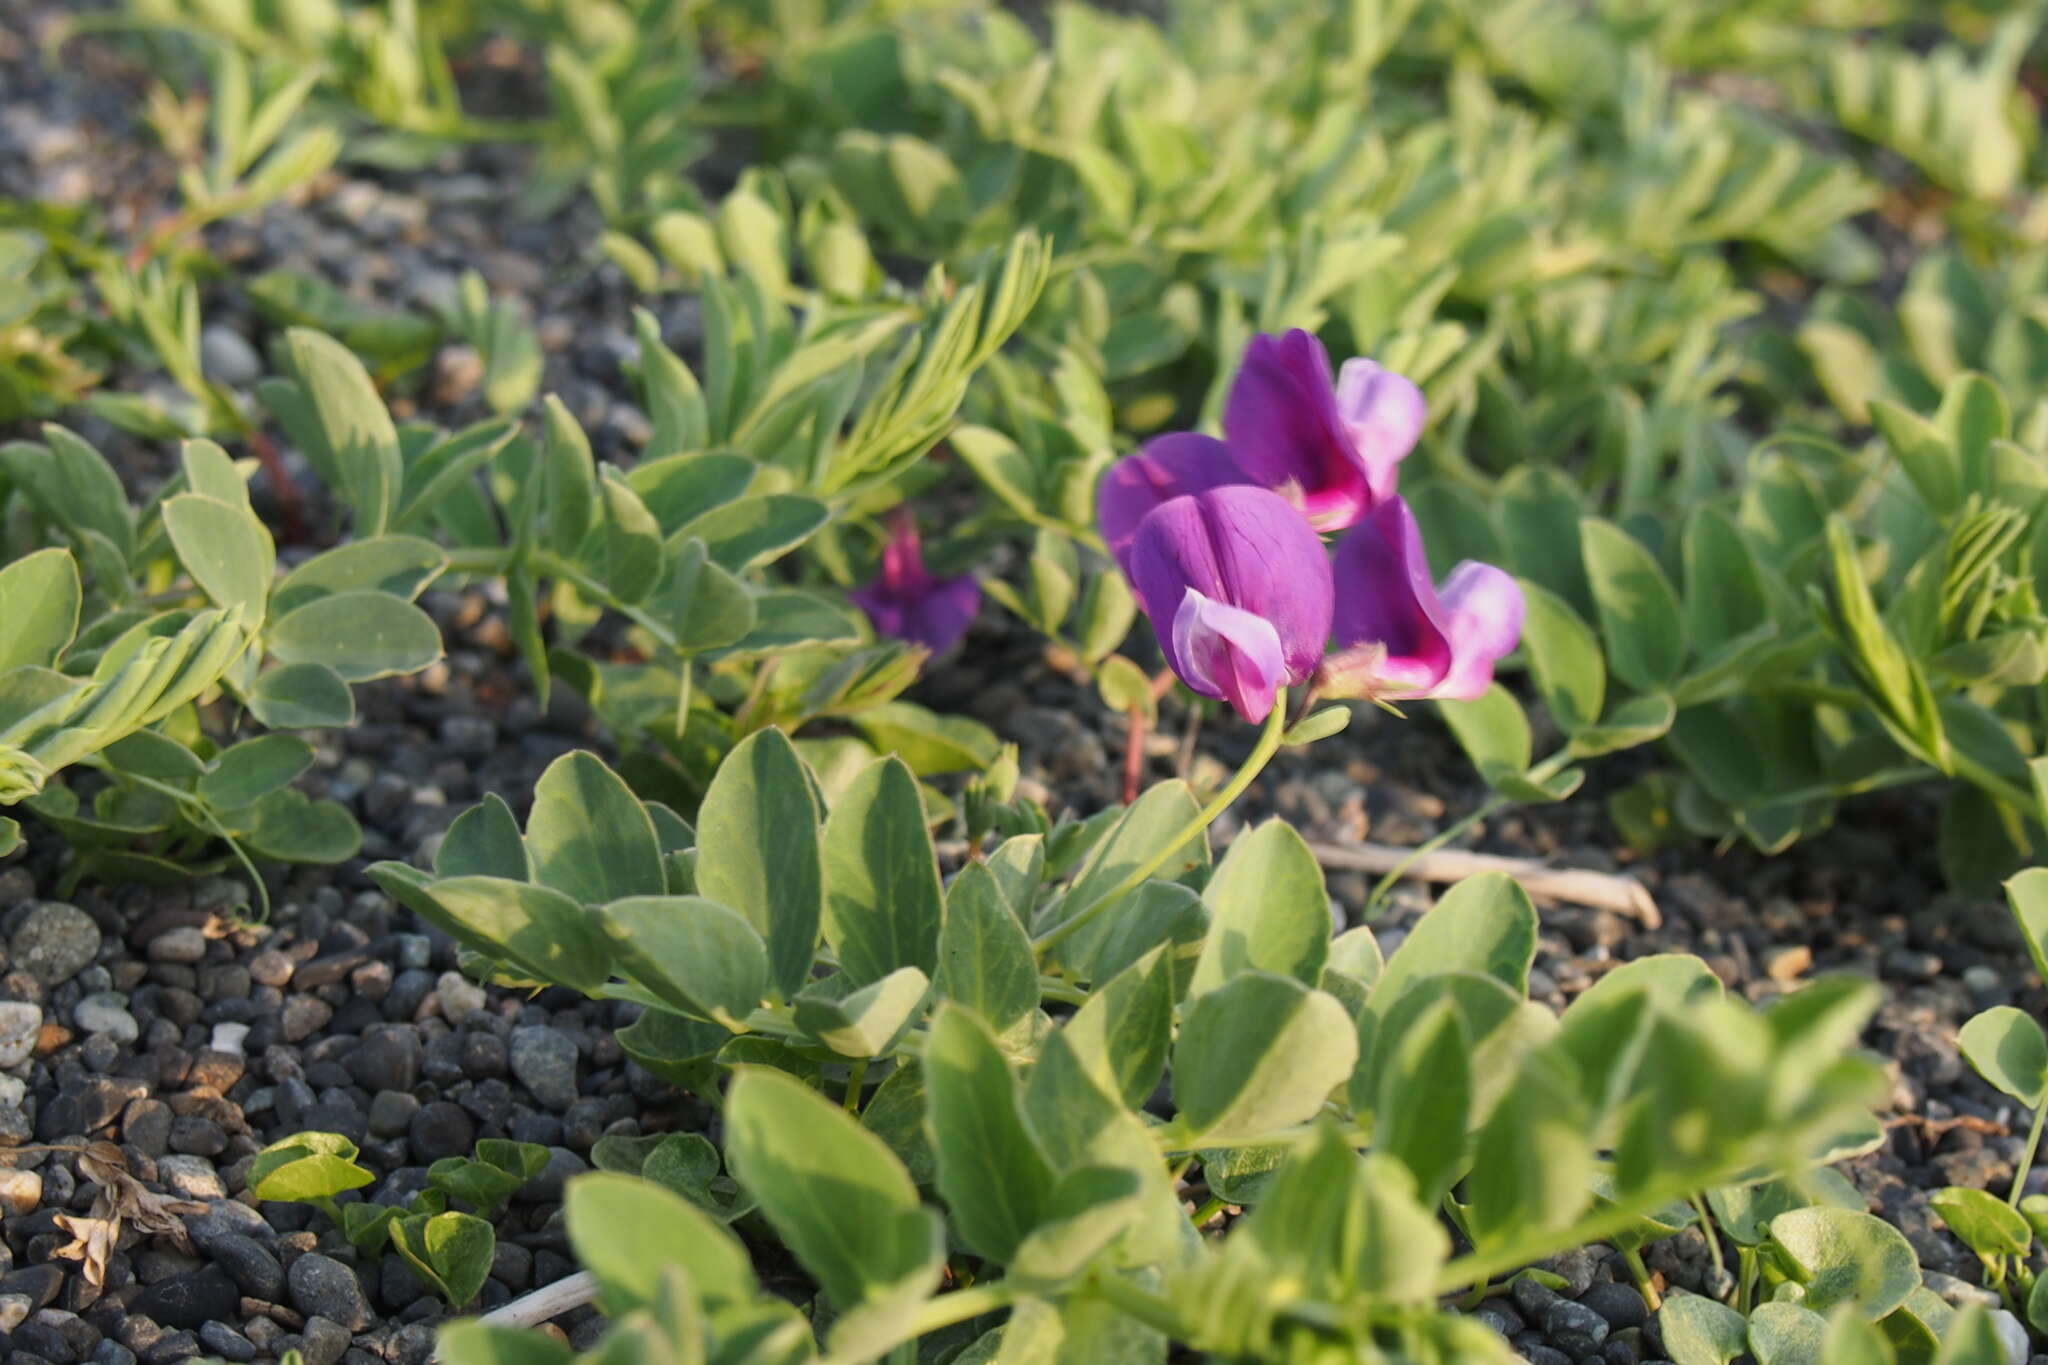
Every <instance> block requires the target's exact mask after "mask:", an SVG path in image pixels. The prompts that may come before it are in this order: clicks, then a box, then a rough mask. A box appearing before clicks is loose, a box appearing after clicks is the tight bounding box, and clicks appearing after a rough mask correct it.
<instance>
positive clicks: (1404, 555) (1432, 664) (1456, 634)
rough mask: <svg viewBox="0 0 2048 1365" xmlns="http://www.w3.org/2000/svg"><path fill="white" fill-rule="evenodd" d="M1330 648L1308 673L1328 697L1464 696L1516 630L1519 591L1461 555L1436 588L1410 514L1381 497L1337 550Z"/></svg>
mask: <svg viewBox="0 0 2048 1365" xmlns="http://www.w3.org/2000/svg"><path fill="white" fill-rule="evenodd" d="M1336 586H1337V605H1336V612H1335V616H1334V623H1335V627H1336V637H1337V646H1338V652H1337V653H1335V654H1333V655H1331V656H1330V658H1329V660H1328V662H1326V663H1325V664H1324V665H1323V670H1322V673H1321V675H1320V676H1319V678H1318V682H1319V684H1320V686H1321V689H1322V691H1323V692H1324V693H1325V694H1327V695H1329V696H1333V697H1379V698H1385V699H1388V700H1401V699H1406V698H1416V697H1438V698H1444V699H1447V700H1455V701H1470V700H1471V699H1472V698H1474V697H1478V696H1481V695H1483V694H1484V693H1485V691H1486V689H1487V686H1488V685H1489V684H1490V683H1491V682H1492V681H1493V665H1494V663H1495V662H1496V661H1497V660H1499V659H1500V658H1501V657H1502V656H1503V655H1505V654H1507V653H1508V652H1509V651H1510V650H1512V649H1513V648H1514V647H1515V644H1516V642H1517V641H1518V640H1520V639H1521V635H1522V615H1523V611H1524V609H1525V604H1524V602H1523V599H1522V589H1521V587H1520V585H1519V584H1517V583H1516V582H1515V580H1514V579H1513V578H1512V577H1511V576H1510V575H1508V574H1506V573H1504V572H1503V571H1501V570H1499V569H1496V568H1495V567H1493V566H1492V565H1491V564H1481V563H1479V562H1477V561H1476V560H1470V559H1468V560H1466V561H1465V562H1463V563H1462V564H1459V565H1458V566H1457V567H1456V568H1454V569H1452V570H1451V572H1450V574H1449V575H1448V576H1447V577H1446V578H1445V579H1444V581H1443V585H1442V586H1441V587H1438V586H1436V585H1434V584H1432V583H1431V582H1430V581H1429V561H1428V560H1427V559H1426V558H1425V557H1424V555H1423V552H1422V533H1421V532H1420V531H1419V530H1418V529H1417V528H1416V525H1415V514H1414V513H1413V512H1410V511H1409V510H1408V504H1407V503H1406V502H1405V501H1403V500H1402V499H1400V498H1392V499H1389V500H1388V501H1386V502H1384V503H1381V504H1380V505H1379V506H1378V507H1376V508H1374V509H1373V510H1372V512H1371V513H1370V514H1369V515H1368V516H1367V517H1366V518H1365V520H1363V521H1361V522H1359V523H1358V524H1357V525H1356V526H1354V527H1352V528H1351V531H1350V533H1349V534H1348V535H1346V536H1345V537H1344V539H1343V541H1342V542H1341V543H1340V544H1339V545H1338V546H1337V566H1336Z"/></svg>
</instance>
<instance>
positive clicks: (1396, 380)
mask: <svg viewBox="0 0 2048 1365" xmlns="http://www.w3.org/2000/svg"><path fill="white" fill-rule="evenodd" d="M1337 415H1338V417H1339V418H1340V420H1342V421H1343V423H1344V428H1345V430H1346V431H1347V432H1349V433H1350V436H1351V446H1352V449H1353V450H1355V451H1357V452H1358V458H1359V459H1360V460H1361V461H1363V462H1364V465H1365V477H1366V482H1367V484H1369V485H1370V486H1371V488H1372V493H1373V497H1374V498H1375V499H1376V500H1384V499H1386V498H1390V497H1392V496H1393V495H1394V486H1395V483H1396V482H1397V480H1398V479H1399V477H1400V464H1401V461H1402V460H1404V459H1406V458H1407V456H1408V452H1409V451H1411V450H1413V449H1415V442H1416V441H1417V440H1419V439H1420V438H1421V436H1422V424H1423V422H1424V421H1425V420H1426V419H1427V417H1428V415H1429V404H1428V403H1427V402H1426V401H1424V399H1423V397H1422V390H1421V389H1418V388H1416V387H1415V384H1414V381H1412V380H1410V379H1409V378H1408V377H1407V376H1406V375H1399V374H1395V373H1394V372H1393V371H1392V370H1389V369H1385V368H1383V367H1382V366H1380V365H1379V364H1377V363H1375V362H1373V361H1370V360H1367V359H1366V358H1365V357H1363V356H1358V357H1355V358H1353V359H1351V360H1347V361H1345V362H1344V367H1343V369H1342V370H1340V371H1339V372H1338V374H1337Z"/></svg>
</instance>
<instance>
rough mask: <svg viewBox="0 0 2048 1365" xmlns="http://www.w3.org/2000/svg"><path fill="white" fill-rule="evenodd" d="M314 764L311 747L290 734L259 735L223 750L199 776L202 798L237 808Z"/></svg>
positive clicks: (217, 805) (218, 806) (222, 806)
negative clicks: (209, 767)
mask: <svg viewBox="0 0 2048 1365" xmlns="http://www.w3.org/2000/svg"><path fill="white" fill-rule="evenodd" d="M312 766H313V746H312V745H310V744H308V743H306V742H305V741H304V740H302V739H294V738H292V737H291V736H290V735H259V736H257V737H256V738H255V739H245V740H243V741H242V742H241V743H240V744H237V745H234V746H233V747H231V748H229V749H227V750H226V751H224V752H223V753H222V754H221V756H220V757H219V758H217V759H215V760H214V761H213V766H212V767H211V769H209V770H208V771H207V772H206V773H205V774H203V775H202V776H201V777H200V779H199V784H198V788H197V790H198V794H199V797H200V799H201V800H203V801H205V802H206V803H207V804H208V805H210V806H212V807H213V808H214V809H216V810H236V809H238V808H240V807H242V806H247V805H250V804H252V803H253V802H255V801H256V800H257V799H258V798H260V797H264V796H268V795H269V794H270V793H271V792H273V791H276V790H277V789H278V788H279V787H282V786H284V785H285V784H286V783H288V782H290V781H291V780H292V779H293V778H295V777H297V776H298V775H299V774H300V773H302V772H304V771H306V769H308V768H310V767H312Z"/></svg>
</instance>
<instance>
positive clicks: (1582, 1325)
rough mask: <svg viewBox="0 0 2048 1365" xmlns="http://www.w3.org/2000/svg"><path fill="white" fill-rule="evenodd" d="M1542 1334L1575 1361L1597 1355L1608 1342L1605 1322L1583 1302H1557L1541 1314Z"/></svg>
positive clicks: (1563, 1300) (1560, 1300) (1566, 1300)
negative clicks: (1602, 1344) (1602, 1345)
mask: <svg viewBox="0 0 2048 1365" xmlns="http://www.w3.org/2000/svg"><path fill="white" fill-rule="evenodd" d="M1542 1322H1543V1334H1544V1335H1545V1336H1547V1337H1549V1338H1550V1340H1551V1341H1552V1342H1553V1343H1554V1344H1555V1345H1556V1346H1557V1347H1558V1348H1559V1349H1560V1350H1563V1351H1564V1352H1565V1353H1566V1354H1568V1355H1571V1356H1573V1357H1574V1358H1576V1357H1579V1356H1589V1355H1594V1354H1597V1353H1598V1352H1599V1350H1600V1344H1601V1343H1602V1342H1604V1341H1606V1340H1607V1333H1608V1330H1609V1328H1608V1325H1607V1319H1606V1318H1603V1317H1601V1316H1600V1314H1599V1313H1597V1312H1595V1311H1594V1310H1593V1309H1591V1308H1588V1307H1587V1306H1586V1305H1585V1304H1583V1303H1575V1302H1573V1301H1572V1300H1570V1299H1562V1298H1561V1299H1559V1300H1558V1301H1557V1302H1555V1303H1553V1304H1551V1305H1550V1306H1549V1307H1548V1308H1546V1309H1545V1310H1544V1311H1543V1318H1542Z"/></svg>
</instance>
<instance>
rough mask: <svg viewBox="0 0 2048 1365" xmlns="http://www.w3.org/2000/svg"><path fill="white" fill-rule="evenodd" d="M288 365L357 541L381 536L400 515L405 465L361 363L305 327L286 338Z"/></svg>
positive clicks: (395, 433)
mask: <svg viewBox="0 0 2048 1365" xmlns="http://www.w3.org/2000/svg"><path fill="white" fill-rule="evenodd" d="M284 349H285V356H286V362H287V364H288V365H289V366H290V368H291V371H292V373H293V374H294V375H295V376H296V377H297V379H298V381H299V385H300V388H301V391H302V393H303V396H304V400H305V402H306V404H307V406H308V408H309V410H310V414H311V417H312V419H313V421H314V422H315V423H316V424H317V429H318V434H319V436H320V438H321V440H322V441H323V442H324V444H325V452H324V453H325V454H326V455H327V457H328V462H329V464H330V465H331V467H332V468H333V469H334V470H335V471H337V473H338V475H339V477H340V479H341V484H342V487H341V490H340V491H341V492H342V493H343V494H344V495H345V496H346V497H347V499H348V502H349V506H350V507H351V508H352V509H354V511H355V517H356V524H355V529H356V535H357V536H359V537H368V536H376V535H382V534H383V532H384V530H385V527H386V526H387V524H388V523H389V521H390V518H391V515H392V513H393V512H395V511H397V509H398V495H399V490H400V489H401V488H402V487H403V485H404V482H405V462H404V457H403V456H402V455H401V453H400V451H399V445H398V430H397V428H396V427H394V426H392V424H391V414H390V413H389V412H388V411H387V410H386V409H385V407H384V400H383V399H382V398H380V397H378V396H377V389H376V386H375V385H374V384H372V383H371V382H370V376H369V374H368V373H367V372H366V371H365V370H364V369H363V366H362V363H361V362H360V361H358V360H357V359H356V358H355V356H354V355H352V354H350V352H349V350H348V348H347V347H345V346H343V345H342V344H341V343H340V342H338V341H335V340H334V339H333V338H332V337H328V336H323V335H321V334H320V333H318V332H313V331H308V330H306V329H305V328H303V327H294V328H291V329H290V330H289V331H287V332H286V333H285V339H284Z"/></svg>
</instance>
